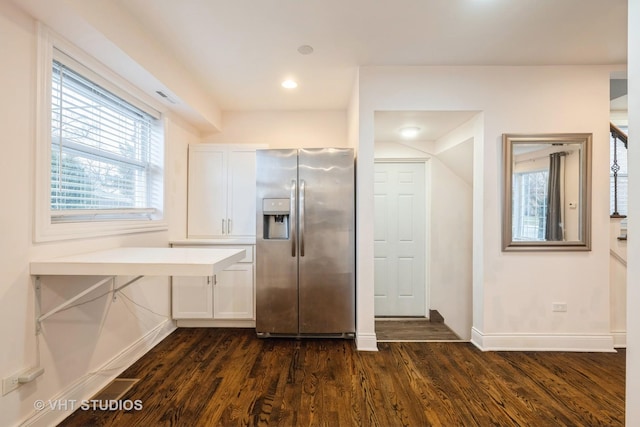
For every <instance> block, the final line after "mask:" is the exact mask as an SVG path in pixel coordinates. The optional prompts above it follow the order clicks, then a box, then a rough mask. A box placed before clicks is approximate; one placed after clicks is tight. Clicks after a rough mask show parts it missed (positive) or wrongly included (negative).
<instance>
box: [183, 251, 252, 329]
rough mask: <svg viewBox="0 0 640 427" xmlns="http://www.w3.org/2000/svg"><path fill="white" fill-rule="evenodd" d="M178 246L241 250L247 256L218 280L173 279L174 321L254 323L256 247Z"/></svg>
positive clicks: (209, 278) (201, 278)
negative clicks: (252, 321)
mask: <svg viewBox="0 0 640 427" xmlns="http://www.w3.org/2000/svg"><path fill="white" fill-rule="evenodd" d="M173 246H174V247H178V246H179V247H201V248H217V247H224V248H229V249H231V248H239V249H245V251H246V253H247V255H246V257H245V258H244V259H243V260H241V261H240V262H238V263H236V264H233V265H232V266H230V267H229V268H227V269H225V270H224V271H222V272H220V273H219V274H217V275H216V276H215V277H186V276H174V277H173V278H172V286H171V293H172V298H171V300H172V303H171V305H172V316H173V318H174V319H178V320H179V319H202V320H204V319H209V320H221V321H224V320H254V319H255V315H254V313H255V309H254V307H255V304H254V295H255V290H254V281H255V280H254V279H255V274H254V258H253V248H254V246H253V245H247V246H230V245H207V246H203V245H198V246H189V245H175V244H174V245H173Z"/></svg>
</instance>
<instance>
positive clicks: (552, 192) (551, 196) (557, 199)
mask: <svg viewBox="0 0 640 427" xmlns="http://www.w3.org/2000/svg"><path fill="white" fill-rule="evenodd" d="M565 155H566V153H565V152H564V151H562V152H559V153H551V154H549V179H548V181H549V185H548V191H547V200H548V202H547V223H546V226H545V233H544V237H545V240H546V241H555V242H560V241H563V240H564V238H563V235H564V233H563V232H562V227H563V221H562V219H563V203H562V199H563V197H562V196H563V194H562V193H563V191H562V190H563V184H564V179H563V178H564V177H563V172H564V167H563V161H562V160H563V157H564V156H565Z"/></svg>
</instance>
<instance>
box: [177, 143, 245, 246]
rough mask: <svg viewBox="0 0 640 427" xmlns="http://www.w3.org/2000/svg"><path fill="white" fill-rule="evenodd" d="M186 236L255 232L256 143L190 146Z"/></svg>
mask: <svg viewBox="0 0 640 427" xmlns="http://www.w3.org/2000/svg"><path fill="white" fill-rule="evenodd" d="M187 216H188V218H187V221H188V222H187V230H188V231H187V234H188V237H189V238H229V237H252V236H255V233H256V146H244V145H219V144H196V145H190V146H189V193H188V213H187Z"/></svg>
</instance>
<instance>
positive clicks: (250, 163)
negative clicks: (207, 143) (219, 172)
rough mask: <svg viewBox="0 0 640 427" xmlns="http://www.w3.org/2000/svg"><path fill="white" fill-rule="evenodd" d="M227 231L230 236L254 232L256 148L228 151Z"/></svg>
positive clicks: (247, 234)
mask: <svg viewBox="0 0 640 427" xmlns="http://www.w3.org/2000/svg"><path fill="white" fill-rule="evenodd" d="M228 185H229V187H228V196H227V200H228V204H227V215H228V221H231V222H230V223H229V224H228V229H227V233H228V234H229V235H230V236H237V237H240V236H255V234H256V150H255V149H232V150H231V151H230V152H229V174H228Z"/></svg>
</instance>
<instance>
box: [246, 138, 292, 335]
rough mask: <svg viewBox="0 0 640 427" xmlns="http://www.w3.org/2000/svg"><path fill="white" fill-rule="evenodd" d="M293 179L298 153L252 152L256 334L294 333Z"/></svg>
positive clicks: (285, 151) (281, 151)
mask: <svg viewBox="0 0 640 427" xmlns="http://www.w3.org/2000/svg"><path fill="white" fill-rule="evenodd" d="M297 175H298V151H297V150H257V151H256V187H257V188H256V190H257V192H256V195H257V200H256V207H257V209H256V211H257V213H256V214H257V216H256V247H257V250H256V332H257V333H258V334H272V333H273V334H292V335H295V334H297V333H298V257H297V249H298V248H297V242H296V235H297V227H296V217H297V215H296V213H297V212H296V206H297V194H298V188H297V179H298V176H297ZM287 202H288V203H287ZM287 209H288V210H287Z"/></svg>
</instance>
